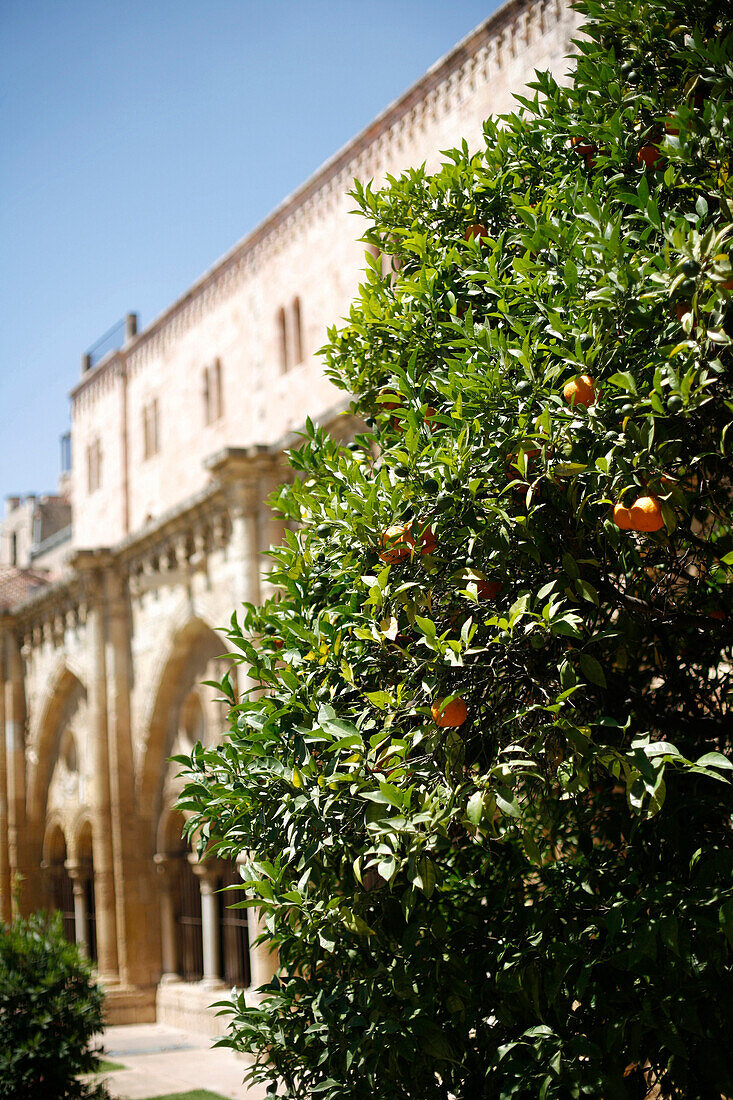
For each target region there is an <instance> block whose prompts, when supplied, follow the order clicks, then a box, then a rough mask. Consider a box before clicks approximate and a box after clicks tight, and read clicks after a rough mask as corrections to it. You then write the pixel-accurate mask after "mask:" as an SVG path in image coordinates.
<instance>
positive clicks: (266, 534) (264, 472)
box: [259, 455, 287, 600]
mask: <svg viewBox="0 0 733 1100" xmlns="http://www.w3.org/2000/svg"><path fill="white" fill-rule="evenodd" d="M286 472H287V466H286V464H285V463H284V461H282V456H280V455H278V456H276V457H275V458H273V459H272V461H270V462H269V463H267V464H265V463H264V462H263V463H262V468H261V475H260V486H259V489H260V491H259V498H260V504H259V508H260V515H259V535H260V546H259V554H260V591H261V598H262V599H263V600H264V599H267V598H268V597H269V596H271V595H272V594H273V592H274V591H275V587H274V585H272V584H271V583H270V581H269V574H270V573H271V572H272V570H273V568H274V566H275V562H274V561H273V560H272V558H271V557H269V556H268V553H267V551H268V550H269V549H270V547H271V546H279V545H280V543H281V542H282V541H283V539H284V537H285V530H286V527H287V521H286V519H285V517H284V516H282V515H281V514H280V513H279V512H276V511H275V510H274V509H273V508H272V507H271V506H270V505H269V504H268V503H267V501H268V499H269V497H270V496H271V495H272V493H274V492H275V490H276V489H277V488H278V487H279V486H280V485H282V483H283V482H284V481H285V478H286Z"/></svg>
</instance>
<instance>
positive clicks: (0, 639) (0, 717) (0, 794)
mask: <svg viewBox="0 0 733 1100" xmlns="http://www.w3.org/2000/svg"><path fill="white" fill-rule="evenodd" d="M6 680H7V673H6V664H5V628H4V626H3V624H2V623H1V622H0V922H7V921H9V920H10V918H11V904H12V899H11V884H10V883H11V880H10V852H9V850H8V767H7V758H6V755H5V737H6V734H5V684H6Z"/></svg>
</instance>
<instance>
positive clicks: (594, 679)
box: [580, 653, 607, 688]
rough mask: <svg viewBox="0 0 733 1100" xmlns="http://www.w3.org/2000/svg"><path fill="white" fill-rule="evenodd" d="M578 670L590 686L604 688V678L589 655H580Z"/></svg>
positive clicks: (596, 663)
mask: <svg viewBox="0 0 733 1100" xmlns="http://www.w3.org/2000/svg"><path fill="white" fill-rule="evenodd" d="M580 668H581V671H582V673H583V675H584V676H585V678H586V680H590V682H591V683H592V684H597V685H598V687H602V688H604V687H606V686H607V685H606V676H605V673H604V671H603V669H602V668H601V666H600V664H599V663H598V661H597V660H596V659H595V657H591V656H590V654H589V653H581V654H580Z"/></svg>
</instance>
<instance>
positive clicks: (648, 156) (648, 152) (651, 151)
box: [636, 145, 663, 168]
mask: <svg viewBox="0 0 733 1100" xmlns="http://www.w3.org/2000/svg"><path fill="white" fill-rule="evenodd" d="M662 155H663V154H662V152H661V150H660V149H658V148H657V146H656V145H642V147H641V149H640V150H639V152H638V153H637V154H636V159H637V160H638V162H639V164H643V165H644V167H645V168H654V167H655V166H656V163H657V161H658V160H660V159H661V158H662Z"/></svg>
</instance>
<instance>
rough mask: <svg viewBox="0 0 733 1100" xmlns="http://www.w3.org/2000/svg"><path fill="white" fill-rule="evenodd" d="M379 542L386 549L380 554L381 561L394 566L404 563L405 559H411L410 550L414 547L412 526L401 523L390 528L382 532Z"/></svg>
mask: <svg viewBox="0 0 733 1100" xmlns="http://www.w3.org/2000/svg"><path fill="white" fill-rule="evenodd" d="M379 541H380V543H381V545H382V546H383V547H384V549H382V550H380V551H379V553H378V557H379V558H380V559H381V561H385V562H387V563H388V564H389V565H394V563H395V562H398V561H402V559H403V558H409V556H410V548H411V546H412V545H413V542H412V537H411V535H410V524H409V523H401V524H395V525H394V526H392V527H388V528H387V530H386V531H382V534H381V535H380V537H379Z"/></svg>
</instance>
